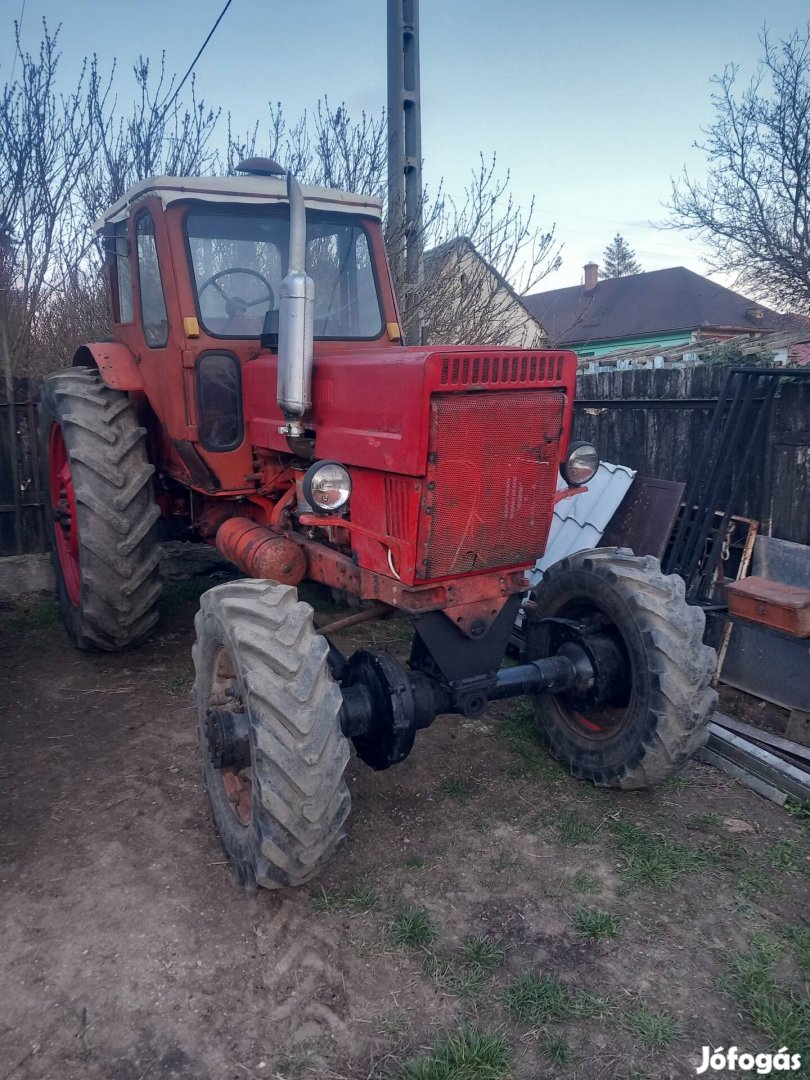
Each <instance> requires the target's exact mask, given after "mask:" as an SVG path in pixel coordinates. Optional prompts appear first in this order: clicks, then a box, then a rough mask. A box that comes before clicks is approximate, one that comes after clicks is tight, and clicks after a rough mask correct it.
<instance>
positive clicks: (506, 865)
mask: <svg viewBox="0 0 810 1080" xmlns="http://www.w3.org/2000/svg"><path fill="white" fill-rule="evenodd" d="M521 866H522V863H521V861H520V859H516V858H515V856H514V855H510V854H509V853H508V852H506V851H502V852H501V853H500V855H495V856H494V857H493V859H492V869H493V870H494V871H495V873H496V874H509V873H511V871H513V870H519V869H520V867H521Z"/></svg>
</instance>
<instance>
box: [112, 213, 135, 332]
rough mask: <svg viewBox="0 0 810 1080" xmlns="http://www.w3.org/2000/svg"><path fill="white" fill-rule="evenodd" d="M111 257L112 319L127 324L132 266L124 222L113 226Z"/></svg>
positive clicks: (129, 308)
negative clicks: (112, 281) (113, 269)
mask: <svg viewBox="0 0 810 1080" xmlns="http://www.w3.org/2000/svg"><path fill="white" fill-rule="evenodd" d="M112 257H113V259H114V266H115V288H114V290H113V318H114V319H115V321H116V322H119V323H129V322H132V264H131V263H130V261H129V240H128V239H127V222H126V221H116V223H115V224H114V225H113V243H112Z"/></svg>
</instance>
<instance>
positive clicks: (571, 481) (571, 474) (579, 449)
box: [560, 442, 599, 487]
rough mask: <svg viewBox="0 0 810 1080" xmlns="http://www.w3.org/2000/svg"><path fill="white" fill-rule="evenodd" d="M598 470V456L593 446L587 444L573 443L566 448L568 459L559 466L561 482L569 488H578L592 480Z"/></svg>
mask: <svg viewBox="0 0 810 1080" xmlns="http://www.w3.org/2000/svg"><path fill="white" fill-rule="evenodd" d="M598 468H599V454H598V453H597V451H596V447H595V446H591V444H590V443H587V442H573V443H571V445H570V446H569V447H568V457H567V458H566V459H565V461H564V462H563V463H562V465H560V472H561V473H562V476H563V480H565V482H566V484H568V485H569V486H570V487H579V485H580V484H587V483H588V481H589V480H592V479H593V477H594V476H595V474H596V470H597V469H598Z"/></svg>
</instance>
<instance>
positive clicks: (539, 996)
mask: <svg viewBox="0 0 810 1080" xmlns="http://www.w3.org/2000/svg"><path fill="white" fill-rule="evenodd" d="M503 1002H504V1004H505V1005H506V1007H507V1009H508V1010H509V1012H510V1013H511V1015H512V1016H513V1017H514V1019H515V1020H518V1021H519V1022H520V1023H521V1024H531V1025H532V1026H536V1025H538V1024H547V1023H549V1022H550V1021H552V1020H564V1019H565V1018H566V1017H567V1016H570V1015H571V1011H572V1008H571V998H570V995H569V993H568V990H567V989H566V987H565V986H563V984H562V983H561V982H559V980H557V979H555V978H553V977H552V976H551V975H541V974H539V973H538V972H534V971H526V972H524V974H523V975H519V976H518V977H517V978H516V979H515V980H514V981H513V982H512V983H510V985H509V986H507V987H506V989H505V990H504V991H503Z"/></svg>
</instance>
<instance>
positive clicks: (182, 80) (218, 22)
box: [23, 0, 233, 120]
mask: <svg viewBox="0 0 810 1080" xmlns="http://www.w3.org/2000/svg"><path fill="white" fill-rule="evenodd" d="M23 2H24V0H23ZM232 3H233V0H227V3H226V4H225V7H224V8H223V9H222V11H220V13H219V18H218V19H217V21H216V22H215V23H214V25H213V26H212V27H211V29H210V30H209V31H208V37H207V38H206V39H205V41H204V42H203V43H202V45H201V46H200V48H199V50H198V51H197V55H196V56H195V57H194V59H193V60H192V61H191V63H190V64H189V66H188V70H187V71H186V73H185V75H184V76H183V78H182V79H181V80H180V83H179V85H178V87H177V89H176V90H175V92H174V93H173V94H172V96H171V98H170V100H169V102H168V104H167V105H166V107H165V109H164V110H163V112H162V113H161V114H160V119H161V120H162V119H163V117H164V116H165V115H166V113H167V112H168V111H169V109H170V108H171V107H172V105H173V104H174V102H175V100H176V98H177V95H178V94H179V93H180V91H181V90H182V89H183V86H184V84H185V82H186V79H187V78H188V77H189V75H190V74H191V73H192V71H193V70H194V65H195V64H196V63H197V61H198V60H199V59H200V57H201V56H202V54H203V53H204V52H205V47H206V45H207V44H208V42H209V41H210V40H211V38H212V37H213V36H214V33H215V31H216V28H217V27H218V26H219V24H220V23H221V22H222V19H223V16H224V15H225V12H226V11H227V10H228V8H229V7H230V6H231V4H232Z"/></svg>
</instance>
